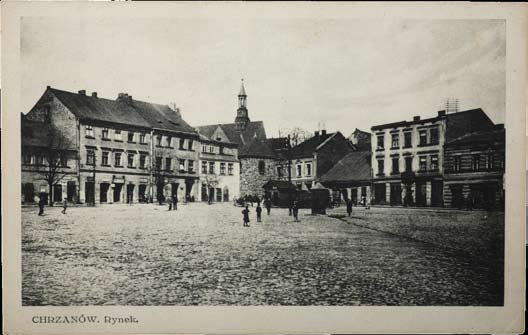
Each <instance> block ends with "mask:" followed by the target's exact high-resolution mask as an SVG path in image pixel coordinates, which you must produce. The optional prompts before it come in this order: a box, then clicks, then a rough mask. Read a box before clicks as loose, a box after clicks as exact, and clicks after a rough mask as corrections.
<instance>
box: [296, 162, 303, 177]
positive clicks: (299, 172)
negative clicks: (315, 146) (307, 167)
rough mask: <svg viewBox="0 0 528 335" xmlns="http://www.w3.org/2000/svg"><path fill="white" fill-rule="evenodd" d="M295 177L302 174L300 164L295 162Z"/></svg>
mask: <svg viewBox="0 0 528 335" xmlns="http://www.w3.org/2000/svg"><path fill="white" fill-rule="evenodd" d="M296 168H297V177H300V176H301V175H302V166H301V164H297V166H296Z"/></svg>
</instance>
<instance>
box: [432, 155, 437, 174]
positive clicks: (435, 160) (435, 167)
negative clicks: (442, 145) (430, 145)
mask: <svg viewBox="0 0 528 335" xmlns="http://www.w3.org/2000/svg"><path fill="white" fill-rule="evenodd" d="M437 170H438V155H432V156H431V171H437Z"/></svg>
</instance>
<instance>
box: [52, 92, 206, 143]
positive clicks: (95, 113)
mask: <svg viewBox="0 0 528 335" xmlns="http://www.w3.org/2000/svg"><path fill="white" fill-rule="evenodd" d="M48 90H49V91H50V92H51V93H52V94H54V95H55V96H56V97H57V99H59V100H60V101H61V102H62V103H63V104H64V105H65V106H66V108H68V109H69V110H70V111H71V112H72V113H73V114H74V115H75V116H76V117H78V118H79V119H81V120H92V121H104V122H111V123H117V124H126V125H132V126H137V127H144V128H158V129H164V130H169V131H177V132H188V133H195V132H196V131H195V130H194V128H193V127H191V126H190V125H189V124H187V122H185V121H184V120H183V119H182V118H181V116H180V115H179V114H178V113H176V112H175V111H173V110H172V109H171V108H170V107H169V106H167V105H161V104H155V103H151V102H145V101H140V100H135V99H132V97H130V99H129V100H128V101H125V100H110V99H105V98H99V97H93V96H90V95H85V94H79V93H72V92H68V91H63V90H58V89H56V88H48Z"/></svg>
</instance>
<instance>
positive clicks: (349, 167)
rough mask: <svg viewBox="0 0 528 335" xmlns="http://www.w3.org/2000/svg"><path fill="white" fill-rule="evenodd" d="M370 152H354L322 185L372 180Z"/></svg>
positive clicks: (344, 158)
mask: <svg viewBox="0 0 528 335" xmlns="http://www.w3.org/2000/svg"><path fill="white" fill-rule="evenodd" d="M370 157H371V156H370V152H369V151H354V152H351V153H349V154H348V155H346V156H345V157H343V158H342V159H341V160H340V161H339V162H337V163H336V164H335V165H334V166H333V167H332V168H331V169H330V170H328V172H327V173H325V174H324V175H323V176H322V177H321V178H320V181H321V182H322V183H329V182H330V183H331V182H347V181H364V180H370V179H371V168H370V165H371V160H370Z"/></svg>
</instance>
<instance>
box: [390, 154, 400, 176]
mask: <svg viewBox="0 0 528 335" xmlns="http://www.w3.org/2000/svg"><path fill="white" fill-rule="evenodd" d="M399 172H400V159H399V158H393V159H392V173H393V174H396V173H399Z"/></svg>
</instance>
